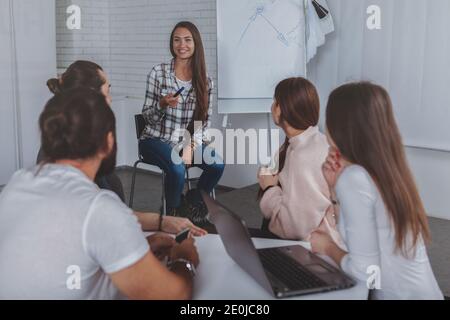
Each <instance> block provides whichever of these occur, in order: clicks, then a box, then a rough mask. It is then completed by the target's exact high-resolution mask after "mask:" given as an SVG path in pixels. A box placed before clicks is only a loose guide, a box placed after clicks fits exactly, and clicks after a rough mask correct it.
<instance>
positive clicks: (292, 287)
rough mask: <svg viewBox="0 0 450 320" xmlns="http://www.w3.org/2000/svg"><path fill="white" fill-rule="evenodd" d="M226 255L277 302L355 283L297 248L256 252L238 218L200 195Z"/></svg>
mask: <svg viewBox="0 0 450 320" xmlns="http://www.w3.org/2000/svg"><path fill="white" fill-rule="evenodd" d="M202 196H203V200H204V201H205V204H206V206H207V207H208V211H209V219H210V220H211V222H213V223H214V224H215V226H216V229H217V232H218V233H219V235H220V238H221V239H222V242H223V244H224V246H225V250H226V251H227V253H228V255H229V256H230V257H231V258H232V259H233V260H234V261H235V262H236V263H237V264H238V265H239V266H240V267H241V268H242V269H243V270H244V271H246V272H247V273H248V274H249V275H250V276H252V277H253V278H254V279H255V280H256V281H257V282H258V283H259V284H260V285H261V286H262V287H263V288H265V289H266V290H267V291H268V292H270V293H271V294H272V295H273V296H274V297H276V298H285V297H291V296H299V295H306V294H312V293H320V292H327V291H332V290H340V289H346V288H350V287H353V286H354V285H355V281H354V280H353V279H351V278H350V277H349V276H347V275H346V274H345V273H343V272H342V271H341V270H339V269H337V268H336V267H334V266H332V265H331V264H329V263H327V262H326V261H324V260H323V259H321V258H320V257H318V256H317V255H315V254H313V253H311V252H310V251H308V250H306V249H305V248H303V247H302V246H300V245H294V246H286V247H277V248H269V249H256V248H255V246H254V244H253V242H252V240H251V237H250V234H249V232H248V229H247V227H246V225H245V221H243V220H242V219H241V218H240V217H239V216H238V215H236V214H235V213H233V212H232V211H231V210H229V209H227V208H225V207H224V206H223V205H221V204H220V203H219V202H217V201H216V200H214V199H213V198H211V197H210V196H209V195H208V194H206V193H204V192H202Z"/></svg>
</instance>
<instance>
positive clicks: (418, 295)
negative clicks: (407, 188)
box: [336, 165, 443, 300]
mask: <svg viewBox="0 0 450 320" xmlns="http://www.w3.org/2000/svg"><path fill="white" fill-rule="evenodd" d="M336 194H337V198H338V199H339V202H340V209H341V211H340V215H339V223H338V226H339V231H340V233H341V235H342V237H343V238H344V241H345V242H346V245H347V248H348V252H349V253H348V254H347V255H346V256H345V257H344V258H343V259H342V261H341V267H342V269H343V270H344V271H345V272H347V273H348V274H350V275H352V276H354V277H355V278H356V279H358V280H360V281H363V282H364V283H367V280H369V279H370V280H373V279H376V277H375V278H373V279H372V277H371V275H374V273H373V272H374V270H375V269H373V267H372V266H375V267H376V268H379V269H378V270H379V271H380V272H379V275H380V278H379V279H380V284H381V288H379V290H375V291H374V297H375V298H376V299H393V300H398V299H408V300H417V299H420V300H422V299H426V300H430V299H443V295H442V292H441V290H440V289H439V286H438V284H437V282H436V278H435V277H434V274H433V270H432V269H431V265H430V261H429V260H428V255H427V251H426V248H425V244H424V243H423V241H420V242H419V243H418V244H417V248H416V252H415V254H413V252H410V257H409V258H405V257H404V256H403V255H402V254H401V253H396V252H395V230H394V228H393V225H392V223H391V221H390V218H389V216H388V214H387V211H386V207H385V205H384V201H383V198H382V197H381V194H380V192H379V191H378V188H377V187H376V185H375V183H374V181H373V180H372V178H371V177H370V175H369V173H368V172H367V171H366V170H365V169H364V168H363V167H361V166H357V165H353V166H350V167H348V168H346V169H345V170H344V172H343V173H342V175H341V176H340V177H339V180H338V182H337V184H336ZM368 268H369V269H368Z"/></svg>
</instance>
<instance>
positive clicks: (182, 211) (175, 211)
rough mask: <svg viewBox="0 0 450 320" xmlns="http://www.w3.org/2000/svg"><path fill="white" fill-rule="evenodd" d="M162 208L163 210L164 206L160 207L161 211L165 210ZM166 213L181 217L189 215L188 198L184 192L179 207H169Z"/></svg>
mask: <svg viewBox="0 0 450 320" xmlns="http://www.w3.org/2000/svg"><path fill="white" fill-rule="evenodd" d="M162 210H163V206H161V207H160V212H161V213H162V212H163V211H162ZM166 215H168V216H172V217H180V218H186V217H187V216H188V209H187V206H186V199H185V197H184V195H183V194H182V195H181V201H180V206H179V207H178V208H174V207H167V212H166Z"/></svg>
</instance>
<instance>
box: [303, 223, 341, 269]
mask: <svg viewBox="0 0 450 320" xmlns="http://www.w3.org/2000/svg"><path fill="white" fill-rule="evenodd" d="M309 241H310V243H311V251H312V252H313V253H317V254H322V255H326V256H329V257H330V258H331V259H333V260H334V262H336V264H337V265H341V261H342V258H344V257H345V256H346V255H347V252H345V251H344V250H342V249H341V248H339V246H338V245H337V244H336V243H335V242H334V241H333V239H332V238H331V236H330V234H328V233H327V232H324V231H321V230H316V231H314V232H313V233H311V236H310V239H309Z"/></svg>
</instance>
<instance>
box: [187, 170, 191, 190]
mask: <svg viewBox="0 0 450 320" xmlns="http://www.w3.org/2000/svg"><path fill="white" fill-rule="evenodd" d="M186 181H187V185H188V190H189V191H191V189H192V186H191V178H190V177H189V169H188V168H187V167H186Z"/></svg>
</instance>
